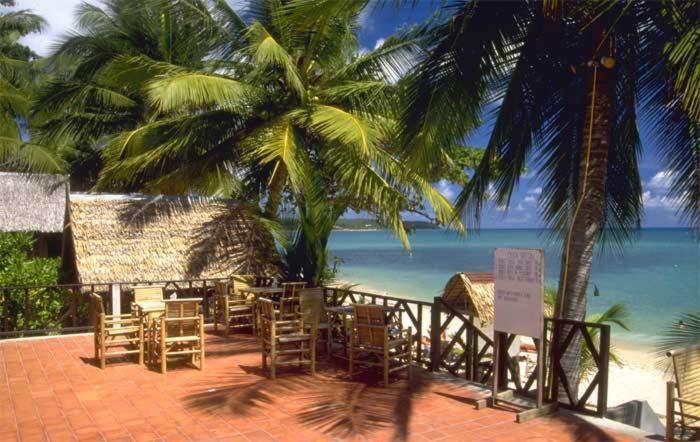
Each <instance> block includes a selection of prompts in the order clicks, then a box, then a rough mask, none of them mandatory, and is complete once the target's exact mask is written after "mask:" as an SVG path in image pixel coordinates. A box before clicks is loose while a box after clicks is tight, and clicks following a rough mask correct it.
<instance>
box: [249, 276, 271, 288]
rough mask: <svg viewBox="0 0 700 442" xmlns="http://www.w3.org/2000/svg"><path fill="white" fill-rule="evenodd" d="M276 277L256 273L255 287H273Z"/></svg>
mask: <svg viewBox="0 0 700 442" xmlns="http://www.w3.org/2000/svg"><path fill="white" fill-rule="evenodd" d="M274 282H275V278H273V277H272V276H265V275H255V276H254V287H272V284H274Z"/></svg>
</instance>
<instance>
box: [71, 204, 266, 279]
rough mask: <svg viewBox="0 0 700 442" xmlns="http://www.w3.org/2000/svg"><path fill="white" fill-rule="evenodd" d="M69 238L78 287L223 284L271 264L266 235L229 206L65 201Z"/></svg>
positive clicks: (245, 212) (246, 213) (244, 211)
mask: <svg viewBox="0 0 700 442" xmlns="http://www.w3.org/2000/svg"><path fill="white" fill-rule="evenodd" d="M69 235H70V243H71V252H72V254H73V256H72V257H71V258H70V259H69V260H70V261H71V262H73V263H74V268H73V272H72V273H73V278H72V279H73V280H75V281H76V282H80V283H107V282H117V281H172V280H183V279H207V278H222V277H228V276H230V275H232V274H235V273H260V272H265V271H269V270H272V269H273V267H272V265H273V264H274V263H275V262H277V258H276V255H275V252H274V244H273V241H272V238H271V237H270V235H269V233H268V231H267V230H266V229H265V227H264V226H263V225H262V224H261V223H260V221H259V220H258V219H257V218H256V217H254V216H253V215H252V212H251V210H250V209H249V208H248V207H246V206H245V205H242V204H239V203H236V202H234V201H228V200H217V199H208V198H199V197H163V196H159V197H153V196H140V195H91V194H71V197H70V228H69Z"/></svg>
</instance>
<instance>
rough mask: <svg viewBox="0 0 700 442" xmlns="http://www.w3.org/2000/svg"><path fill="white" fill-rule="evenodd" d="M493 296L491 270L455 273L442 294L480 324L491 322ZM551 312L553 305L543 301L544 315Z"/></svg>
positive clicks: (492, 316)
mask: <svg viewBox="0 0 700 442" xmlns="http://www.w3.org/2000/svg"><path fill="white" fill-rule="evenodd" d="M495 296H496V287H495V283H494V276H493V273H491V272H466V273H455V274H454V276H453V277H452V278H450V280H449V281H447V284H446V285H445V291H444V292H443V294H442V298H443V299H444V300H445V302H446V303H447V304H449V305H450V306H452V308H454V309H456V310H458V311H460V312H462V313H465V314H467V315H471V316H474V317H475V318H478V319H479V320H480V321H481V324H482V325H486V324H490V323H492V322H493V318H494V315H495V307H494V301H493V300H494V298H495ZM553 314H554V307H553V306H552V305H549V304H546V303H545V305H544V315H545V316H546V317H551V316H553Z"/></svg>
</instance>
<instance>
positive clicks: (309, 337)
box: [258, 299, 316, 379]
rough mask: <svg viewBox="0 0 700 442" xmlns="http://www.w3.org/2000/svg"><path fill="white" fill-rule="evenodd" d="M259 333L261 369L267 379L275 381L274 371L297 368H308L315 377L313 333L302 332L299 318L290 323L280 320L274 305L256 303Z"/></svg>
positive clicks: (302, 328)
mask: <svg viewBox="0 0 700 442" xmlns="http://www.w3.org/2000/svg"><path fill="white" fill-rule="evenodd" d="M258 303H259V306H260V314H261V326H262V328H261V331H262V366H263V369H265V370H267V369H268V359H269V360H270V363H269V365H270V366H269V372H270V378H271V379H275V377H276V373H277V367H280V366H291V365H297V366H298V367H300V368H301V367H302V366H304V365H309V366H311V374H314V373H316V330H315V327H313V326H312V328H311V332H310V333H306V332H305V330H304V320H303V319H302V318H301V317H298V318H297V319H293V320H286V321H283V320H279V319H277V314H276V312H275V307H274V304H275V303H274V301H272V300H269V299H259V300H258Z"/></svg>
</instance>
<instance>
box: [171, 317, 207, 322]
mask: <svg viewBox="0 0 700 442" xmlns="http://www.w3.org/2000/svg"><path fill="white" fill-rule="evenodd" d="M199 319H200V317H199V316H185V317H184V318H163V320H164V321H165V322H185V321H199Z"/></svg>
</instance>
